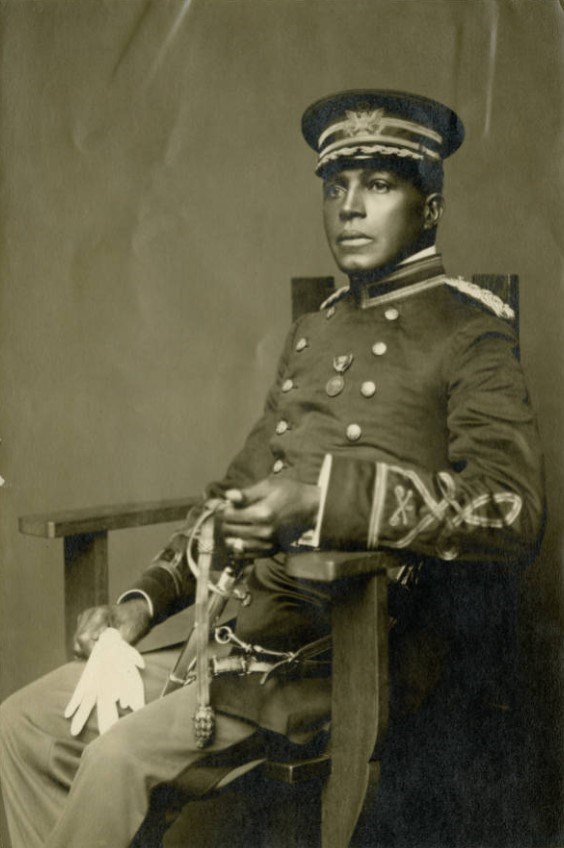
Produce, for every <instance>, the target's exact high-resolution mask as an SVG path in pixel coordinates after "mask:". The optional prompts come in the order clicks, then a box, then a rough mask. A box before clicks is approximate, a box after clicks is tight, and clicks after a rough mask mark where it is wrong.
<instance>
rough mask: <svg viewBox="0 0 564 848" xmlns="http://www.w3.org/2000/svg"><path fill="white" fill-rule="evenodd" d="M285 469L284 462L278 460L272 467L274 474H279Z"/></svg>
mask: <svg viewBox="0 0 564 848" xmlns="http://www.w3.org/2000/svg"><path fill="white" fill-rule="evenodd" d="M283 468H284V460H282V459H277V460H276V462H275V463H274V465H273V466H272V471H273V472H274V474H279V473H280V472H281V471H282V469H283Z"/></svg>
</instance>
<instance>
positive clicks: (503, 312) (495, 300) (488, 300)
mask: <svg viewBox="0 0 564 848" xmlns="http://www.w3.org/2000/svg"><path fill="white" fill-rule="evenodd" d="M446 283H447V285H449V286H451V287H452V288H453V289H456V290H457V291H459V292H462V294H465V295H468V297H472V298H474V300H478V301H479V302H480V303H483V304H484V306H487V307H488V309H491V311H492V312H494V313H495V314H496V315H497V316H498V318H505V319H507V320H508V321H512V320H513V319H514V318H515V312H514V310H513V309H512V308H511V306H509V304H508V303H505V301H503V300H502V299H501V298H500V297H498V296H497V294H494V293H493V292H491V291H489V289H485V288H482V286H478V285H476V283H470V282H468V280H463V279H462V277H458V278H457V279H456V280H455V279H453V278H452V277H447V278H446Z"/></svg>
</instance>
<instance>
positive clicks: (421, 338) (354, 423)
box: [136, 256, 543, 738]
mask: <svg viewBox="0 0 564 848" xmlns="http://www.w3.org/2000/svg"><path fill="white" fill-rule="evenodd" d="M461 289H462V291H461ZM484 300H486V301H487V302H486V303H484V302H483V301H484ZM496 313H498V314H496ZM504 314H505V315H507V316H509V310H508V309H507V307H506V306H505V305H504V304H502V303H501V301H499V300H498V299H497V298H495V297H493V296H491V297H489V298H488V297H486V298H484V297H483V296H482V295H480V293H479V291H478V290H476V289H474V288H473V287H472V285H471V284H465V283H460V282H459V281H453V280H449V279H448V278H447V277H446V276H445V275H444V271H443V269H442V265H441V262H440V257H437V256H435V257H431V258H427V259H424V260H419V261H414V262H411V263H407V265H404V266H400V267H398V269H397V271H396V272H395V273H394V274H392V275H391V277H388V278H386V279H385V280H383V281H380V282H379V283H373V284H370V285H366V286H364V287H362V288H360V289H359V290H347V291H344V292H341V293H340V294H338V295H337V296H336V297H334V298H333V299H330V302H329V303H327V304H326V305H325V306H324V307H323V308H322V309H321V310H320V311H319V312H318V313H312V314H307V315H305V316H303V317H301V318H300V319H299V320H298V321H297V322H296V323H295V324H294V326H293V327H292V329H291V331H290V333H289V336H288V338H287V341H286V344H285V347H284V351H283V353H282V356H281V359H280V362H279V366H278V373H277V378H276V381H275V384H274V386H273V387H272V389H271V390H270V392H269V394H268V397H267V401H266V405H265V410H264V414H263V416H262V418H261V419H260V421H259V422H258V423H257V424H256V425H255V427H254V428H253V430H252V431H251V433H250V435H249V437H248V439H247V441H246V443H245V445H244V447H243V449H242V451H241V452H240V453H239V454H238V455H237V456H236V457H235V459H234V460H233V462H232V464H231V465H230V467H229V469H228V471H227V474H226V477H225V479H224V480H223V481H222V482H221V483H219V484H214V485H212V486H211V487H210V489H209V494H210V495H218V494H221V492H223V491H225V489H227V488H233V487H234V488H241V487H244V486H248V485H250V484H252V483H255V482H257V481H259V480H261V479H263V478H264V477H267V476H268V475H279V476H290V477H292V478H295V479H297V480H300V481H302V482H305V483H316V482H319V485H320V486H321V489H322V499H321V500H322V503H321V509H320V515H319V519H318V522H317V527H316V529H315V533H314V536H315V537H316V538H315V539H314V541H315V542H316V543H317V544H318V545H319V546H321V547H323V548H328V547H333V548H334V547H337V548H341V549H361V550H362V549H376V548H381V547H384V548H391V549H399V550H402V551H405V555H406V561H409V562H414V561H417V564H418V567H419V568H422V569H423V574H425V572H427V573H428V574H431V575H432V574H436V573H437V571H436V570H437V563H439V564H440V568H441V569H442V571H441V574H442V576H441V578H440V579H441V580H442V581H443V584H444V593H445V596H449V597H450V598H451V600H452V599H453V598H454V599H455V604H454V605H455V606H456V594H457V586H456V584H455V585H454V587H453V584H452V580H451V579H450V578H448V579H445V576H444V575H445V568H446V566H445V562H448V563H449V566H448V571H447V573H448V574H450V575H456V574H463V575H470V576H472V574H477V573H478V572H481V571H483V569H484V568H486V569H489V570H491V569H492V566H496V567H498V568H500V567H501V568H507V567H512V568H513V567H515V566H517V565H519V564H523V563H525V564H526V563H527V562H528V561H530V559H531V558H532V557H533V556H534V552H535V550H536V547H537V545H538V541H539V535H540V532H541V529H542V523H543V494H542V492H543V487H542V462H541V456H540V450H539V444H538V437H537V430H536V426H535V420H534V416H533V413H532V410H531V406H530V403H529V397H528V393H527V389H526V386H525V382H524V379H523V374H522V370H521V366H520V363H519V357H518V340H517V337H516V334H515V331H514V329H513V328H512V327H511V325H510V323H508V321H507V320H505V319H504V318H503V317H501V316H503V315H504ZM423 583H424V584H425V580H424V581H423ZM439 585H440V584H439ZM465 585H466V584H465ZM136 588H138V589H140V590H142V591H144V592H145V593H146V594H147V595H148V596H149V597H150V598H151V599H152V602H153V604H154V608H155V618H156V620H161V619H162V618H164V617H166V616H167V615H168V614H170V613H171V612H174V611H176V610H177V609H179V608H181V607H182V606H185V605H187V604H188V603H189V602H190V601H191V600H192V598H193V580H192V577H191V575H190V573H189V571H188V569H187V567H186V564H185V561H184V559H183V556H182V547H181V546H179V545H178V544H175V542H174V539H173V541H172V543H171V545H170V546H169V548H168V549H165V551H164V552H163V553H162V554H161V556H160V558H158V559H157V560H156V561H155V563H154V564H153V565H152V566H151V567H150V568H149V569H148V570H147V571H146V572H145V573H144V575H143V576H142V577H141V579H140V581H139V583H138V584H137V587H136ZM250 589H251V594H252V598H253V600H252V602H251V604H250V605H249V606H248V607H246V608H243V609H242V610H241V612H240V614H239V617H238V624H237V629H238V634H239V636H240V637H241V638H244V639H246V640H249V641H252V642H259V643H260V644H262V645H265V646H267V647H271V648H274V649H287V650H294V649H295V648H297V647H299V646H300V645H301V644H304V643H305V642H307V641H310V640H312V639H315V638H317V637H318V636H320V635H322V634H324V633H326V632H328V628H329V616H328V603H327V599H326V598H325V597H324V596H323V595H322V594H321V593H320V592H318V591H316V590H315V589H312V588H311V587H306V586H304V585H303V584H302V585H300V584H298V583H297V582H296V581H294V580H292V579H290V578H289V577H288V576H287V575H286V574H285V571H284V565H283V561H282V562H281V561H275V560H265V561H260V562H259V563H258V564H257V565H256V566H255V569H254V572H253V574H252V576H251V578H250ZM460 590H461V594H462V595H463V594H464V592H465V589H463V587H462V585H460ZM439 607H440V603H439ZM443 613H444V610H443ZM453 614H455V613H453V610H452V608H450V609H449V610H448V611H447V612H446V613H444V616H445V617H446V618H448V617H449V616H451V615H453ZM238 685H239V688H238V690H237V693H238V694H236V695H233V689H234V685H233V683H232V682H231V683H229V682H225V681H219V682H218V684H217V686H216V692H217V694H216V698H217V699H218V701H219V704H218V705H219V706H220V707H221V706H222V704H223V705H224V706H225V705H227V706H226V707H225V708H226V709H228V710H234V711H235V712H237V713H238V714H241V715H244V716H246V717H249V718H251V719H252V720H255V721H257V722H258V723H259V724H262V725H263V726H267V727H270V728H271V729H274V730H280V731H281V732H286V733H289V735H291V736H292V735H293V736H294V737H296V738H297V737H298V736H299V734H300V732H301V730H300V729H303V728H304V727H306V726H313V725H315V724H316V722H319V721H321V717H322V716H323V715H324V714H326V712H327V710H328V691H329V690H328V684H327V681H315V680H308V681H300V682H289V683H285V684H282V683H279V682H277V681H269V683H268V684H267V685H266V686H263V687H260V686H259V684H258V681H257V680H253V681H251V682H248V683H246V689H245V693H246V694H244V695H242V694H241V692H242V690H243V688H244V687H243V685H242V684H238ZM304 716H305V718H304ZM308 723H309V725H308Z"/></svg>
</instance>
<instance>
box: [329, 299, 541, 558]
mask: <svg viewBox="0 0 564 848" xmlns="http://www.w3.org/2000/svg"><path fill="white" fill-rule="evenodd" d="M443 369H444V386H445V392H446V396H447V410H448V412H447V426H448V446H449V449H448V452H449V461H450V465H449V467H447V468H444V469H440V470H438V471H432V470H429V469H427V468H421V467H417V465H412V464H410V465H404V464H402V463H401V462H378V461H375V462H372V461H365V460H355V459H353V458H348V457H347V456H344V455H334V456H331V455H328V456H327V457H326V458H325V463H324V469H323V471H322V478H324V480H325V483H324V485H323V495H322V497H323V499H324V506H323V513H322V516H321V521H320V528H319V530H320V537H319V538H320V544H321V546H322V547H325V548H327V547H337V548H345V549H347V548H348V549H354V548H357V549H374V548H379V547H388V548H397V549H406V550H409V551H413V552H414V553H416V554H423V555H429V556H433V557H438V558H440V559H444V560H453V559H458V560H460V561H481V562H484V561H485V562H492V563H500V564H511V563H515V562H525V563H526V562H527V561H530V559H531V558H532V557H533V556H534V554H535V552H536V548H537V546H538V543H539V539H540V535H541V533H542V528H543V518H544V496H543V475H542V458H541V452H540V448H539V441H538V435H537V429H536V424H535V420H534V416H533V413H532V410H531V406H530V403H529V398H528V394H527V389H526V386H525V382H524V379H523V374H522V371H521V367H520V363H519V359H518V352H517V340H516V337H515V335H514V334H513V332H512V330H511V329H510V328H509V327H507V328H506V327H505V326H504V325H503V324H502V323H501V322H498V321H497V320H496V319H493V318H492V319H490V318H489V316H487V317H483V316H479V317H478V318H477V319H475V320H473V321H470V322H469V323H468V325H467V326H465V327H464V328H463V329H462V330H461V331H460V332H459V333H457V334H456V335H455V337H454V340H453V342H452V343H451V345H449V346H448V347H447V355H446V357H445V360H444V366H443Z"/></svg>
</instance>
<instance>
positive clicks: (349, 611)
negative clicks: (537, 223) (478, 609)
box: [19, 275, 518, 848]
mask: <svg viewBox="0 0 564 848" xmlns="http://www.w3.org/2000/svg"><path fill="white" fill-rule="evenodd" d="M473 282H474V283H476V284H478V285H480V286H483V287H485V288H488V289H490V290H491V291H492V292H493V293H494V294H497V295H498V296H500V297H501V298H502V299H503V300H505V301H506V302H509V303H510V305H511V306H512V307H513V309H514V311H515V314H516V316H518V310H517V306H518V298H517V279H516V277H515V276H513V275H476V276H475V277H473ZM333 289H334V280H333V278H332V277H321V278H295V279H293V280H292V314H293V318H294V319H295V318H296V317H298V315H300V314H302V313H303V312H307V311H313V310H315V309H317V308H318V306H319V304H320V303H321V302H322V301H323V300H324V299H325V297H327V295H328V294H330V293H331V291H332V290H333ZM517 322H518V318H517V317H516V319H515V325H516V326H517ZM196 500H197V499H196V498H190V497H187V498H180V499H174V500H164V501H159V502H150V503H136V504H130V503H128V504H119V505H115V506H102V507H95V508H92V509H79V510H71V511H68V512H67V511H65V512H57V513H52V514H42V515H28V516H24V517H22V518H20V520H19V529H20V532H22V533H25V534H27V535H32V536H39V537H42V538H47V539H56V538H62V539H63V542H64V575H65V632H66V643H67V651H68V655H69V656H72V635H73V633H74V630H75V627H76V620H77V616H78V614H79V613H80V612H81V611H82V610H83V609H85V608H86V607H89V606H95V605H98V604H106V603H108V602H109V592H108V533H109V532H110V531H115V530H119V529H125V528H132V527H142V526H148V525H153V524H163V523H170V522H174V521H182V520H183V519H184V517H185V516H186V513H187V511H188V509H189V508H190V507H191V506H192V505H193V504H194V503H195V501H196ZM398 564H399V558H398V556H396V555H393V554H391V553H384V552H376V553H370V554H367V553H360V554H351V553H343V552H337V551H327V552H312V553H305V554H299V555H295V556H291V557H289V559H288V562H287V568H288V572H289V573H290V574H291V575H293V576H295V577H298V578H300V579H303V580H311V581H315V582H319V583H323V584H326V585H331V586H333V587H335V589H336V591H334V593H333V594H334V597H335V600H334V603H333V608H332V610H333V611H332V639H333V693H332V730H331V742H330V750H329V752H328V753H327V754H323V755H322V756H319V757H316V758H314V759H311V760H304V761H298V762H289V763H288V762H273V761H272V762H267V763H265V764H264V765H263V766H261V767H260V770H261V774H262V776H263V777H264V778H265V779H267V780H269V781H277V782H279V783H282V784H287V785H295V784H300V783H306V782H307V783H309V782H310V781H317V782H319V783H321V784H322V797H321V844H322V846H323V848H346V846H347V845H348V844H349V842H350V840H351V838H352V834H353V831H354V828H355V825H356V823H357V820H358V817H359V815H360V812H361V810H362V806H363V802H364V799H365V796H366V791H367V787H368V784H369V782H372V783H377V782H378V779H379V770H380V769H379V762H378V760H377V759H375V757H377V756H378V752H379V748H380V743H381V740H382V738H383V735H384V733H385V730H386V726H387V720H388V635H387V634H388V613H387V582H388V581H387V572H388V570H389V569H392V568H396V567H397V566H398ZM359 644H362V646H363V650H362V651H358V645H359ZM351 692H354V693H355V702H354V715H352V714H351V699H350V693H351ZM291 824H292V821H291V819H286V824H285V829H284V833H285V836H286V837H287V840H286V841H287V844H288V845H289V846H290V845H293V844H295V843H294V838H295V833H293V832H292V828H291Z"/></svg>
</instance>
